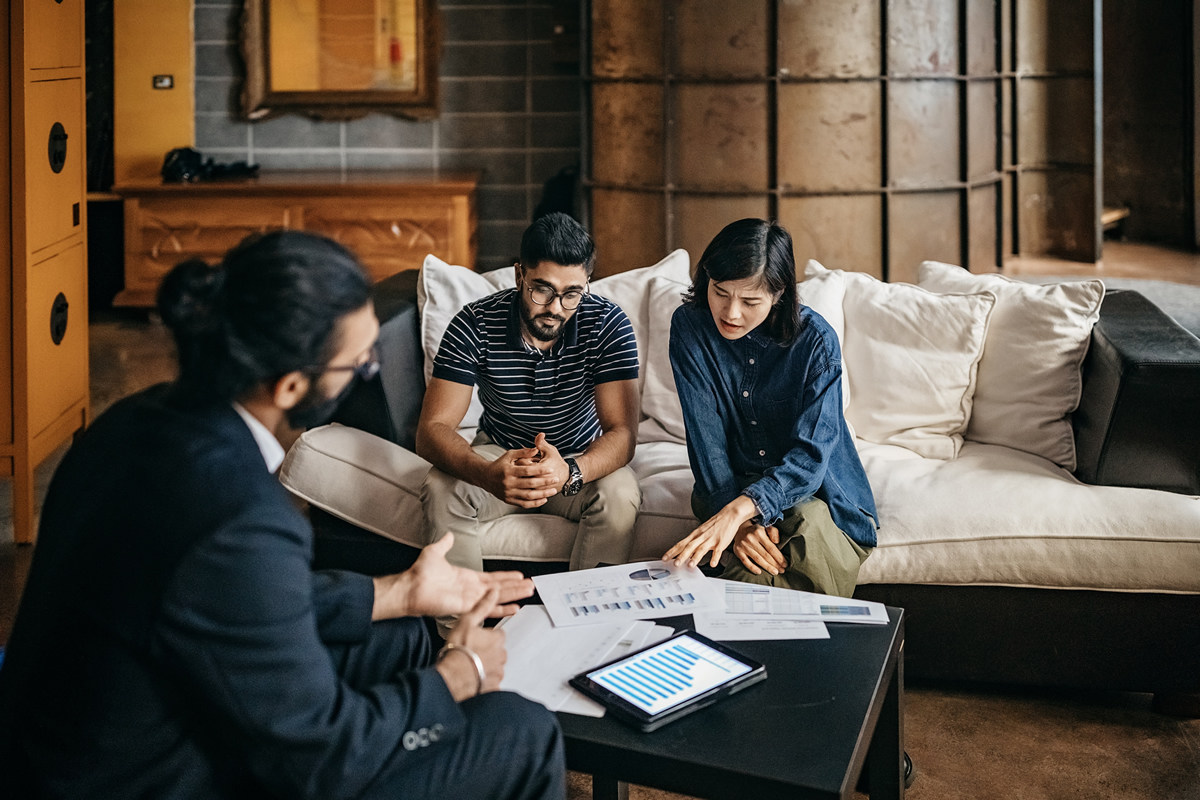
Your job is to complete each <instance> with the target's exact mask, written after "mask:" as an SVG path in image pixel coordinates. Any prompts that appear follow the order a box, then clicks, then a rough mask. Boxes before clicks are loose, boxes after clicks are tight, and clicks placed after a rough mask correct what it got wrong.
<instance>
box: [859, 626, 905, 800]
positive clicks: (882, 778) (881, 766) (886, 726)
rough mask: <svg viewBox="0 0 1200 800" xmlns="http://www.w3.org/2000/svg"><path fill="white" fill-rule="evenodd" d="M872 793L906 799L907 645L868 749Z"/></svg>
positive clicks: (876, 796)
mask: <svg viewBox="0 0 1200 800" xmlns="http://www.w3.org/2000/svg"><path fill="white" fill-rule="evenodd" d="M867 759H868V769H870V771H871V772H870V774H871V797H872V798H875V799H876V800H877V799H878V798H889V800H891V798H896V800H904V645H903V644H901V645H900V652H899V653H898V654H897V656H896V668H895V670H893V671H892V679H891V680H890V681H888V688H887V694H886V695H884V698H883V708H882V709H881V710H880V712H879V722H878V723H877V724H876V726H875V735H874V736H873V737H872V738H871V749H870V750H869V751H868V756H867Z"/></svg>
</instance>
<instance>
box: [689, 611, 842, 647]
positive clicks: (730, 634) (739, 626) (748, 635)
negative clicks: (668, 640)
mask: <svg viewBox="0 0 1200 800" xmlns="http://www.w3.org/2000/svg"><path fill="white" fill-rule="evenodd" d="M692 618H693V619H694V620H695V621H696V633H698V634H700V635H701V636H707V637H708V638H710V639H712V640H713V641H716V642H759V641H767V640H771V639H828V638H829V629H828V628H826V627H825V623H824V622H822V621H821V620H819V619H815V618H812V619H787V618H785V617H757V618H756V617H734V616H731V615H729V614H724V613H722V612H720V611H717V612H711V611H701V612H699V613H697V614H695V615H693V617H692Z"/></svg>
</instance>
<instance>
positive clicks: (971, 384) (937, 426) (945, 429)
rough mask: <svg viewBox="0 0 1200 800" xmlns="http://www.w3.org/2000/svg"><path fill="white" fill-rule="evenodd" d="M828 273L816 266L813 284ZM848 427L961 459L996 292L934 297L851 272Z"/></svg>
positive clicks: (874, 438) (811, 267)
mask: <svg viewBox="0 0 1200 800" xmlns="http://www.w3.org/2000/svg"><path fill="white" fill-rule="evenodd" d="M827 271H828V270H825V268H824V267H822V266H821V265H820V264H818V263H817V262H815V261H809V262H808V265H807V267H806V269H805V274H806V275H807V276H809V279H812V278H817V279H824V273H825V272H827ZM844 278H845V282H846V293H845V297H844V299H843V301H842V309H843V311H844V313H845V317H846V323H845V324H846V338H845V342H844V345H843V350H842V359H843V362H844V364H845V370H846V372H848V373H849V380H850V403H849V406H848V407H847V408H846V420H847V421H848V422H849V423H850V424H851V425H853V426H854V430H855V433H856V435H857V436H858V437H860V438H862V439H866V440H867V441H869V442H875V443H877V444H894V445H900V446H902V447H907V448H908V449H909V450H912V451H913V452H914V453H917V454H918V455H922V456H926V457H928V458H954V456H955V455H957V453H958V449H959V447H961V445H962V433H963V431H965V430H966V428H967V421H968V420H969V419H970V416H971V398H972V396H973V394H974V391H975V376H976V371H977V368H978V365H979V359H980V357H981V356H982V355H983V344H984V340H985V338H986V335H987V326H988V318H989V316H990V314H991V312H992V308H993V307H994V306H995V303H996V296H995V295H994V294H992V293H990V292H978V293H972V294H943V295H939V294H934V293H933V292H930V291H927V290H925V289H921V288H919V287H917V286H912V285H910V284H906V283H883V282H881V281H878V280H876V279H874V278H872V277H871V276H869V275H866V274H864V273H857V272H847V273H844Z"/></svg>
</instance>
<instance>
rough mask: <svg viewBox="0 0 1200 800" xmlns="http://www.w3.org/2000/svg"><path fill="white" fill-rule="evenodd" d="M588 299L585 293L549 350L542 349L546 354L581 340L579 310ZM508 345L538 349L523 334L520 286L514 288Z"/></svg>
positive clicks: (509, 310) (525, 348)
mask: <svg viewBox="0 0 1200 800" xmlns="http://www.w3.org/2000/svg"><path fill="white" fill-rule="evenodd" d="M587 300H588V296H587V295H586V294H585V295H584V296H583V300H582V301H581V302H580V303H579V305H578V306H576V307H575V313H574V314H572V315H571V318H570V319H568V320H567V324H566V325H564V326H563V332H562V335H560V336H559V337H558V339H557V341H555V342H554V344H553V345H552V346H551V347H550V349H549V350H544V351H541V352H542V353H544V354H547V355H548V354H550V353H558V352H560V351H561V350H562V349H563V347H566V346H574V345H575V344H576V343H577V342H578V341H579V324H578V323H579V312H580V310H581V309H582V308H583V305H584V303H586V302H587ZM508 346H509V347H511V348H512V349H514V350H537V348H536V347H534V346H533V345H531V344H529V342H527V341H525V337H524V336H522V335H521V289H520V288H519V287H518V288H516V289H513V299H512V305H511V306H509V309H508Z"/></svg>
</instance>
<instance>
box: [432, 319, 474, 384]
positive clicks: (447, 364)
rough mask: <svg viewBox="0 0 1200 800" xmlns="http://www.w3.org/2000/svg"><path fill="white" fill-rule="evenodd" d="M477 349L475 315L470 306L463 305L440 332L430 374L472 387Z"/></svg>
mask: <svg viewBox="0 0 1200 800" xmlns="http://www.w3.org/2000/svg"><path fill="white" fill-rule="evenodd" d="M479 351H480V342H479V329H478V327H477V326H476V320H475V314H474V312H473V311H472V309H471V307H470V306H466V307H464V308H463V309H462V310H461V311H459V312H458V313H457V314H455V315H454V319H452V320H450V325H449V326H448V327H447V328H446V333H445V334H443V335H442V343H441V344H440V345H439V346H438V353H437V357H436V358H434V360H433V377H435V378H442V379H443V380H448V381H454V382H455V383H461V384H464V385H466V386H474V385H475V377H476V370H477V367H478V365H479Z"/></svg>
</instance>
